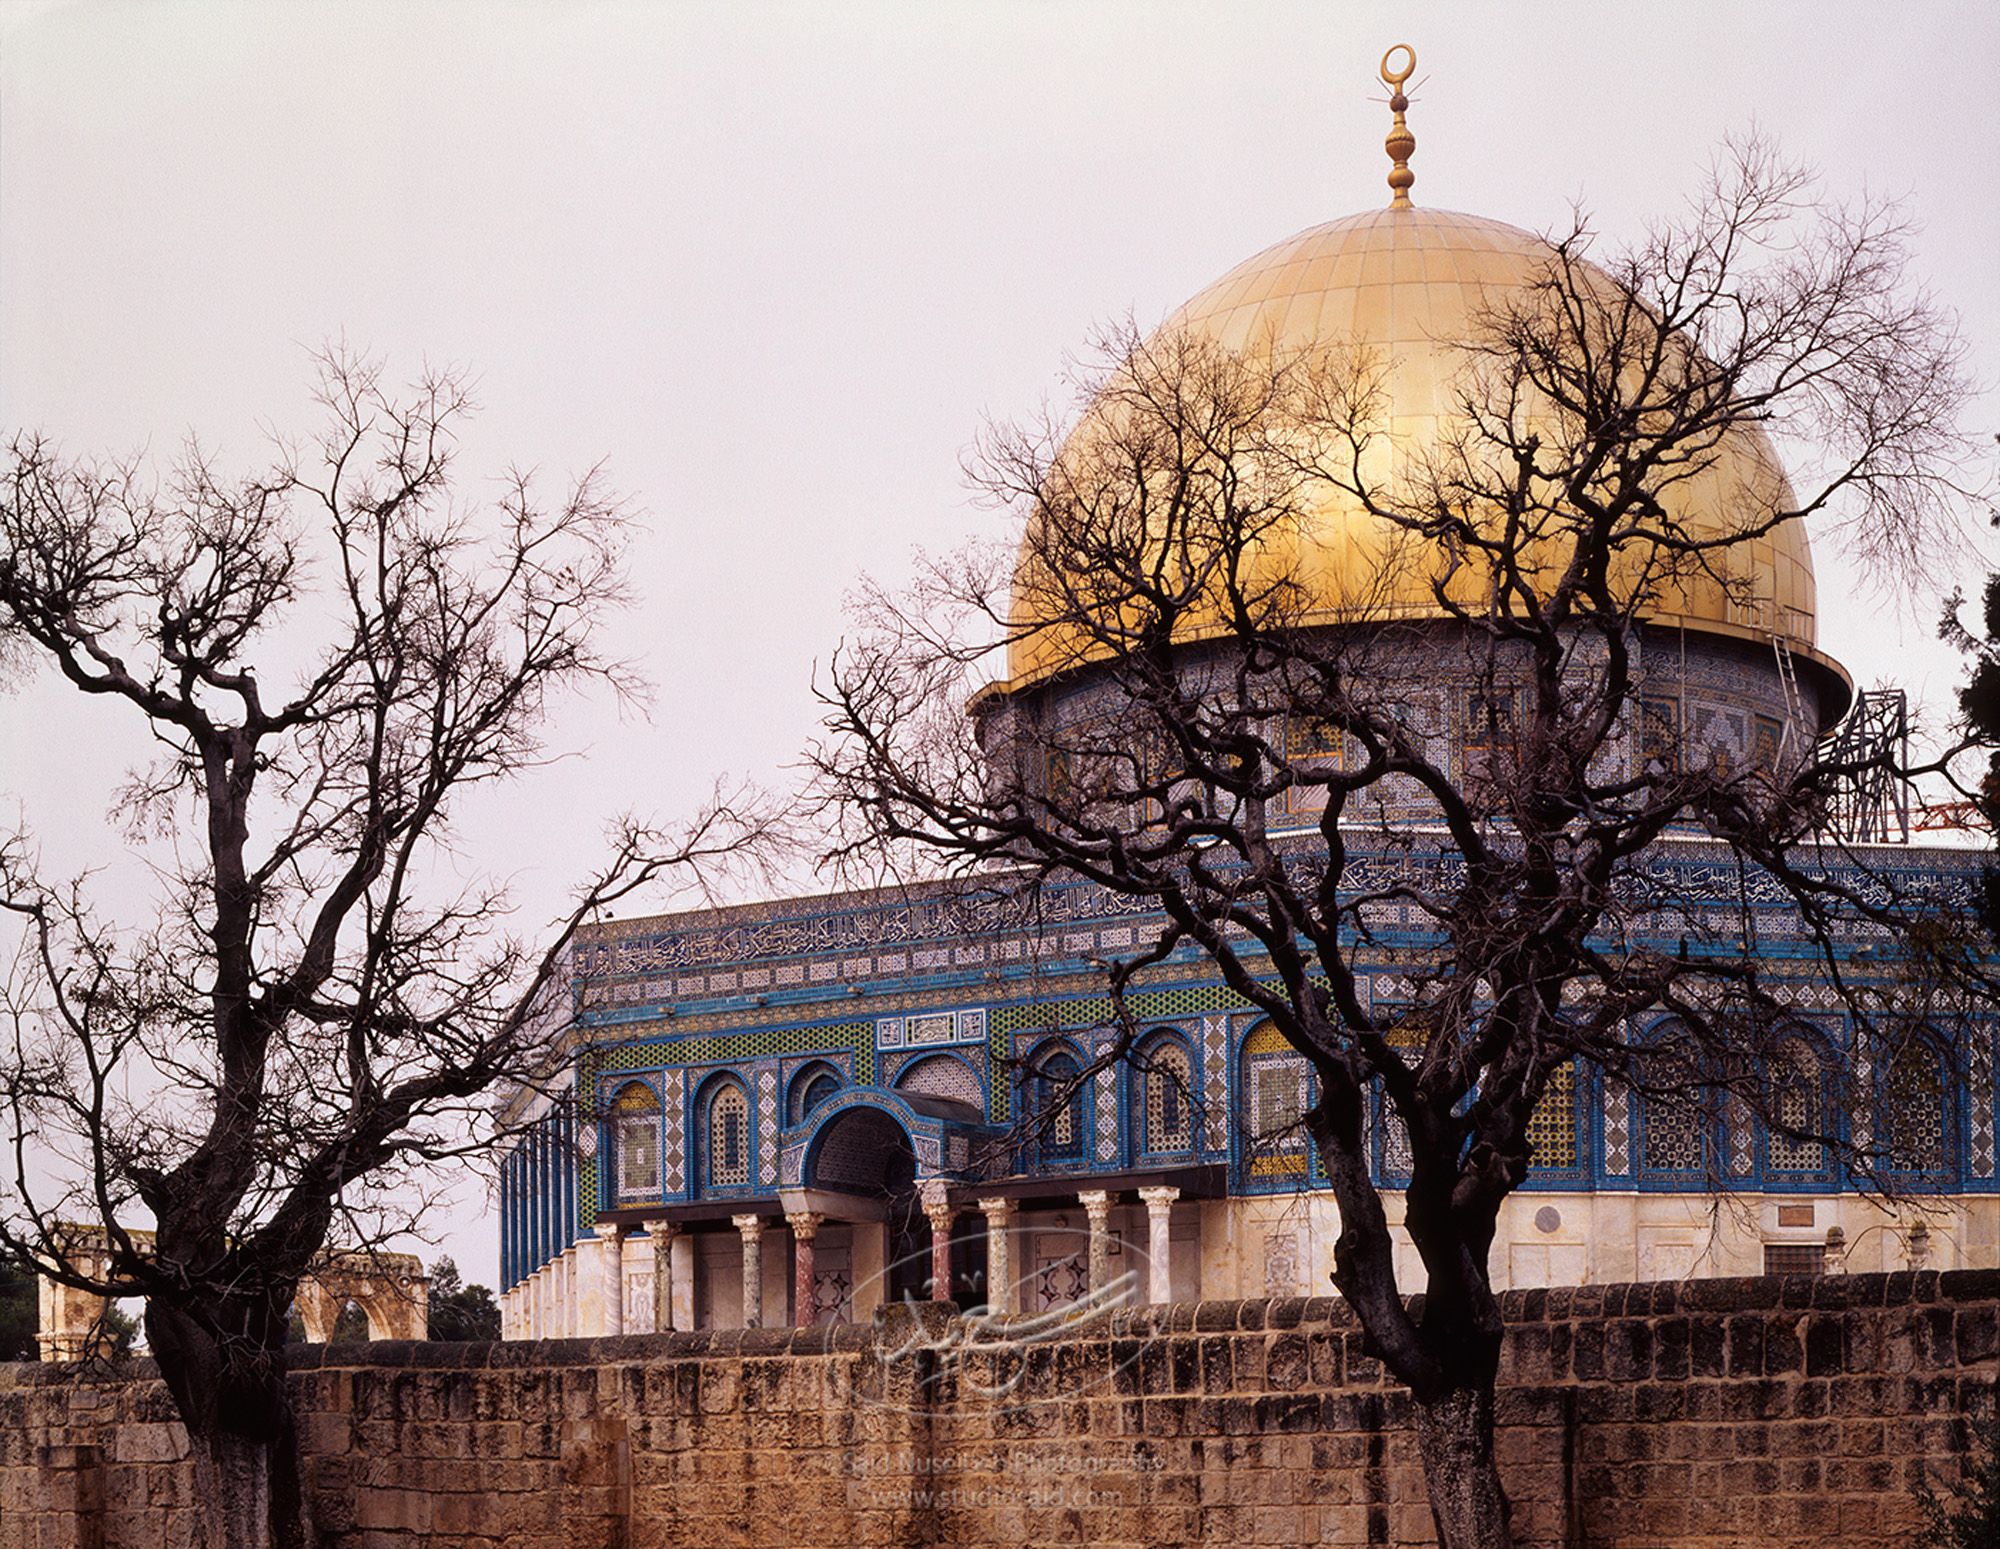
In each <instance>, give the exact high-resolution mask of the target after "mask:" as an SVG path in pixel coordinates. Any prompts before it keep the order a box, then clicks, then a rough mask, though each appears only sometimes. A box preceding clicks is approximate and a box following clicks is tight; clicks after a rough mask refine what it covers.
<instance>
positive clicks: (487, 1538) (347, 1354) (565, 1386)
mask: <svg viewBox="0 0 2000 1549" xmlns="http://www.w3.org/2000/svg"><path fill="white" fill-rule="evenodd" d="M1505 1305H1506V1311H1507V1315H1508V1318H1509V1323H1510V1330H1509V1337H1508V1343H1507V1356H1506V1364H1505V1367H1504V1369H1503V1372H1502V1377H1501V1401H1500V1418H1501V1434H1500V1442H1499V1448H1500V1458H1501V1463H1502V1472H1503V1474H1504V1476H1505V1478H1506V1482H1507V1486H1508V1489H1509V1491H1510V1492H1511V1493H1512V1496H1513V1499H1514V1501H1515V1503H1516V1507H1515V1509H1516V1514H1517V1515H1516V1522H1517V1526H1518V1529H1519V1531H1520V1541H1521V1542H1522V1543H1523V1544H1524V1545H1530V1546H1535V1549H1556V1546H1563V1549H1570V1546H1589V1549H1600V1546H1602V1549H1724V1546H1731V1549H1736V1546H1744V1549H1747V1546H1749V1545H1753V1544H1754V1545H1758V1546H1785V1545H1796V1546H1811V1549H1864V1546H1865V1549H1876V1546H1879V1545H1884V1544H1896V1543H1901V1542H1903V1541H1905V1539H1906V1538H1907V1536H1908V1534H1909V1533H1910V1531H1911V1530H1912V1529H1913V1527H1914V1525H1915V1521H1916V1513H1915V1506H1914V1502H1913V1500H1912V1497H1911V1495H1910V1489H1911V1487H1912V1485H1913V1484H1915V1483H1916V1482H1917V1481H1918V1480H1920V1479H1921V1478H1923V1477H1924V1476H1925V1473H1926V1470H1928V1471H1929V1474H1930V1476H1931V1477H1932V1478H1933V1479H1934V1480H1936V1479H1943V1478H1947V1477H1956V1474H1957V1469H1958V1463H1959V1457H1960V1455H1961V1454H1962V1453H1963V1451H1964V1449H1965V1447H1966V1446H1967V1443H1968V1433H1969V1429H1970V1420H1971V1419H1972V1418H1974V1417H1979V1416H1984V1415H1990V1414H1992V1413H1993V1405H1994V1397H1995V1380H1996V1371H1997V1370H2000V1361H1996V1354H2000V1272H1995V1271H1990V1270H1973V1271H1959V1272H1948V1273H1944V1274H1939V1273H1936V1272H1921V1273H1902V1274H1891V1275H1852V1276H1826V1277H1819V1278H1805V1277H1799V1278H1785V1279H1769V1278H1767V1279H1710V1280H1694V1281H1687V1282H1682V1283H1678V1284H1675V1283H1663V1284H1657V1285H1630V1286H1625V1285H1612V1286H1582V1287H1576V1288H1568V1289H1551V1290H1529V1291H1516V1292H1510V1293H1508V1294H1507V1296H1506V1298H1505ZM291 1353H292V1355H293V1358H294V1360H295V1362H296V1370H295V1373H294V1375H293V1377H292V1392H293V1397H294V1401H295V1403H296V1405H297V1408H298V1412H299V1424H300V1430H301V1434H302V1439H303V1445H304V1450H305V1455H306V1469H307V1474H308V1481H309V1489H310V1494H311V1498H312V1501H313V1509H314V1511H315V1513H316V1516H317V1520H318V1523H319V1526H320V1528H321V1530H322V1532H323V1533H324V1534H325V1535H326V1539H325V1541H326V1542H327V1543H329V1544H332V1545H337V1546H341V1549H364V1546H366V1549H391V1546H394V1549H404V1546H407V1549H418V1546H439V1549H442V1546H445V1545H466V1546H481V1549H484V1546H495V1549H497V1546H499V1545H502V1544H505V1545H507V1546H509V1549H554V1546H556V1545H563V1546H569V1549H581V1546H590V1549H596V1546H602V1549H645V1546H688V1549H696V1546H699V1549H718V1546H724V1545H754V1546H774V1549H775V1546H794V1545H799V1546H806V1545H809V1546H813V1549H832V1546H839V1549H876V1546H882V1549H887V1546H891V1545H896V1546H903V1545H931V1544H949V1545H953V1546H959V1549H979V1546H986V1545H992V1546H999V1545H1008V1546H1019V1545H1024V1544H1036V1545H1039V1544H1059V1543H1079V1544H1091V1545H1097V1546H1123V1545H1129V1546H1134V1549H1140V1546H1144V1549H1164V1546H1172V1545H1192V1544H1227V1545H1230V1546H1232V1549H1255V1546H1263V1545H1272V1546H1276V1545H1284V1546H1287V1549H1291V1546H1295V1545H1299V1544H1342V1545H1414V1544H1423V1543H1427V1542H1429V1541H1430V1537H1429V1530H1430V1516H1429V1511H1428V1508H1427V1507H1426V1506H1425V1504H1424V1494H1423V1486H1422V1480H1421V1478H1420V1473H1419V1468H1418V1464H1417V1460H1416V1456H1415V1449H1414V1446H1413V1445H1412V1443H1411V1438H1410V1436H1409V1434H1408V1432H1407V1428H1406V1426H1405V1423H1404V1422H1405V1415H1404V1411H1405V1408H1406V1404H1407V1399H1406V1396H1405V1395H1404V1394H1403V1392H1402V1391H1401V1390H1399V1389H1397V1388H1395V1387H1394V1386H1393V1385H1392V1384H1389V1383H1387V1382H1385V1380H1384V1378H1383V1374H1382V1370H1381V1366H1380V1364H1379V1362H1377V1361H1376V1360H1375V1359H1374V1358H1373V1357H1372V1356H1371V1355H1370V1354H1369V1353H1368V1347H1367V1341H1366V1340H1365V1338H1364V1337H1363V1335H1362V1333H1361V1331H1360V1330H1359V1328H1358V1327H1357V1326H1356V1325H1355V1324H1354V1322H1353V1320H1352V1319H1351V1317H1350V1316H1349V1315H1348V1313H1347V1312H1346V1310H1345V1308H1344V1307H1342V1306H1340V1305H1339V1304H1337V1303H1334V1302H1331V1301H1327V1300H1324V1299H1316V1300H1305V1299H1297V1298H1288V1299H1280V1300H1269V1301H1243V1302H1200V1303H1183V1304H1178V1305H1173V1306H1165V1307H1142V1308H1137V1309H1132V1310H1126V1311H1119V1312H1115V1313H1111V1314H1108V1315H1103V1316H1100V1317H1097V1318H1095V1319H1091V1320H1089V1321H1088V1322H1082V1323H1079V1322H1074V1321H1069V1322H1065V1321H1061V1320H1057V1321H1054V1322H1051V1323H1048V1324H1046V1325H1045V1324H1043V1323H1042V1322H1041V1321H1040V1320H1035V1319H1026V1318H1016V1319H1009V1320H1005V1321H1003V1322H1000V1323H986V1324H982V1323H980V1322H978V1321H977V1320H967V1319H963V1318H958V1317H955V1316H953V1315H952V1314H951V1313H950V1312H949V1310H948V1309H947V1308H945V1307H944V1306H942V1305H940V1304H931V1303H918V1304H908V1305H904V1306H900V1307H895V1308H891V1309H888V1310H887V1311H886V1312H885V1313H884V1314H883V1315H882V1316H881V1317H878V1318H877V1319H875V1320H874V1322H873V1324H872V1325H871V1326H867V1327H827V1326H821V1327H812V1328H797V1329H749V1330H735V1329H731V1330H716V1331H708V1332H699V1333H684V1334H664V1335H646V1336H629V1337H625V1338H618V1339H598V1340H561V1341H547V1342H539V1343H530V1342H509V1343H504V1344H498V1345H454V1344H422V1343H408V1344H401V1343H397V1344H383V1343H378V1344H370V1345H344V1346H331V1347H327V1346H305V1347H294V1349H293V1351H292V1352H291ZM0 1448H4V1452H3V1453H0V1549H29V1546H36V1549H41V1546H50V1545H75V1546H79V1549H127V1546H129V1549H139V1546H145V1549H157V1546H161V1545H167V1546H171V1545H176V1544H181V1543H185V1542H187V1534H188V1533H189V1531H190V1528H191V1526H192V1524H191V1521H190V1514H189V1507H188V1502H189V1495H190V1490H191V1484H192V1471H191V1469H190V1468H189V1466H188V1464H187V1463H186V1462H185V1460H184V1457H183V1454H184V1451H185V1441H184V1437H183V1433H182V1431H181V1428H180V1426H179V1424H178V1423H177V1422H176V1421H175V1420H174V1419H173V1409H172V1405H171V1404H170V1402H169V1401H168V1397H167V1394H166V1391H165V1389H164V1388H163V1387H162V1386H161V1385H160V1383H159V1382H158V1381H157V1380H156V1378H155V1377H154V1376H153V1372H152V1368H151V1366H150V1365H149V1364H147V1363H143V1362H141V1363H135V1364H134V1365H133V1366H132V1367H131V1368H130V1369H129V1370H126V1371H123V1372H121V1371H116V1370H113V1369H110V1368H103V1367H99V1368H96V1369H92V1368H90V1367H86V1366H75V1365H70V1366H54V1365H41V1366H36V1365H25V1366H11V1367H0Z"/></svg>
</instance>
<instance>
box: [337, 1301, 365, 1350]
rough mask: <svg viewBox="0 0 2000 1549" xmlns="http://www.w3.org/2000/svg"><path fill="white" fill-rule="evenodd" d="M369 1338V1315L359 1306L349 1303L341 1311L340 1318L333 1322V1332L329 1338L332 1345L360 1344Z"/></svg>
mask: <svg viewBox="0 0 2000 1549" xmlns="http://www.w3.org/2000/svg"><path fill="white" fill-rule="evenodd" d="M367 1338H368V1314H367V1313H365V1312H363V1311H362V1310H361V1308H360V1306H359V1304H357V1303H355V1302H349V1303H348V1304H347V1305H346V1306H345V1307H342V1308H341V1309H340V1316H339V1317H337V1318H335V1319H334V1320H333V1332H332V1333H331V1334H329V1335H328V1336H327V1341H328V1343H330V1344H336V1345H346V1344H358V1343H360V1342H361V1341H363V1340H365V1339H367Z"/></svg>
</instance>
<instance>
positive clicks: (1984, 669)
mask: <svg viewBox="0 0 2000 1549" xmlns="http://www.w3.org/2000/svg"><path fill="white" fill-rule="evenodd" d="M1958 609H1959V599H1958V598H1956V597H1954V598H1953V599H1952V602H1951V605H1950V610H1949V612H1948V614H1947V616H1946V619H1945V627H1944V633H1945V636H1946V638H1947V639H1955V640H1956V641H1957V643H1958V645H1959V646H1960V648H1961V649H1963V650H1964V651H1966V652H1967V654H1969V655H1970V656H1971V657H1972V659H1973V660H1972V670H1971V672H1970V673H1969V674H1968V676H1967V678H1966V680H1965V684H1964V686H1963V687H1962V688H1960V689H1959V691H1958V708H1959V713H1960V715H1961V716H1962V717H1963V718H1964V722H1965V729H1966V732H1967V734H1968V735H1969V736H1970V737H1971V738H1972V739H1973V741H1974V743H1975V745H1976V746H1979V747H1984V748H1988V749H1992V750H1994V751H1992V752H1990V753H1989V755H1988V757H1987V762H1986V769H1985V772H1984V775H1983V777H1982V778H1981V780H1980V782H1979V789H1978V790H1977V792H1976V793H1974V798H1975V800H1976V801H1977V803H1978V807H1979V815H1980V817H1981V818H1983V819H1984V820H1985V822H1986V825H1987V828H1988V830H1989V831H1991V832H1994V833H2000V575H1994V576H1989V577H1988V578H1987V581H1986V594H1985V597H1984V598H1983V606H1982V608H1981V610H1980V622H1981V624H1982V626H1983V633H1981V634H1978V635H1975V634H1973V632H1972V631H1971V630H1970V629H1968V628H1966V627H1965V626H1964V625H1963V624H1962V623H1961V622H1960V621H1959V618H1958ZM1979 914H1980V919H1981V921H1982V922H1983V923H1984V924H1985V926H1986V928H1987V930H1988V931H1989V932H1991V933H1992V934H1993V935H1994V936H1995V937H1996V938H2000V867H1993V866H1989V867H1988V868H1987V869H1986V875H1985V878H1984V889H1983V892H1982V896H1981V898H1980V907H1979Z"/></svg>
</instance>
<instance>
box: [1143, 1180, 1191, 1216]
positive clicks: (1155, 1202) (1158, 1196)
mask: <svg viewBox="0 0 2000 1549" xmlns="http://www.w3.org/2000/svg"><path fill="white" fill-rule="evenodd" d="M1180 1197H1181V1191H1180V1189H1179V1188H1178V1187H1177V1186H1176V1185H1174V1184H1171V1183H1163V1184H1160V1185H1159V1186H1158V1187H1156V1188H1150V1189H1141V1190H1140V1191H1139V1198H1140V1199H1142V1200H1144V1201H1145V1202H1146V1208H1147V1209H1148V1210H1164V1209H1166V1208H1167V1206H1169V1205H1171V1204H1172V1203H1173V1202H1174V1201H1175V1200H1177V1199H1179V1198H1180Z"/></svg>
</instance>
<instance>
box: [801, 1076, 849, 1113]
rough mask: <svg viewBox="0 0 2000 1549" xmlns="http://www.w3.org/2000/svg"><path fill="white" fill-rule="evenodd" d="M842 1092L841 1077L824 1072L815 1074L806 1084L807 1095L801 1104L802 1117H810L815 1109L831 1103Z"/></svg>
mask: <svg viewBox="0 0 2000 1549" xmlns="http://www.w3.org/2000/svg"><path fill="white" fill-rule="evenodd" d="M839 1093H840V1078H839V1077H837V1076H831V1075H827V1074H825V1073H822V1074H820V1075H817V1076H814V1077H813V1078H812V1080H811V1081H810V1082H809V1083H808V1084H807V1086H806V1095H805V1098H804V1100H803V1101H802V1102H801V1103H800V1104H799V1111H800V1114H801V1116H802V1117H809V1116H810V1115H811V1114H812V1112H813V1110H814V1109H816V1108H818V1107H820V1106H821V1105H822V1104H824V1103H829V1102H831V1101H833V1099H834V1098H835V1097H836V1096H838V1095H839Z"/></svg>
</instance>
